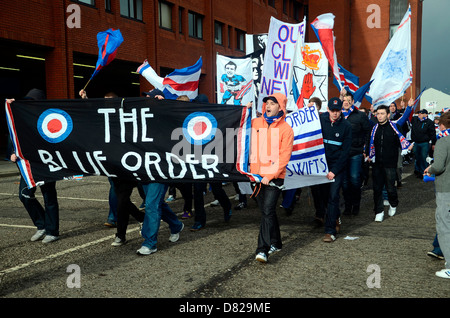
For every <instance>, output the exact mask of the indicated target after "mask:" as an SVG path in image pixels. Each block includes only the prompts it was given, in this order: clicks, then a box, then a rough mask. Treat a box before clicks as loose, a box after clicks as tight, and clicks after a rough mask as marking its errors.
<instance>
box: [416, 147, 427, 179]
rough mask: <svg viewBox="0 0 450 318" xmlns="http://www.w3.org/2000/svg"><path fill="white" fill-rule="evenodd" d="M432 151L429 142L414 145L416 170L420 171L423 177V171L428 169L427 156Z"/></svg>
mask: <svg viewBox="0 0 450 318" xmlns="http://www.w3.org/2000/svg"><path fill="white" fill-rule="evenodd" d="M429 150H430V144H429V143H428V142H421V143H417V142H416V143H414V155H415V156H416V163H415V166H414V167H415V169H416V171H419V173H420V175H423V171H424V170H425V169H426V168H427V167H428V164H427V161H426V160H427V156H428V151H429Z"/></svg>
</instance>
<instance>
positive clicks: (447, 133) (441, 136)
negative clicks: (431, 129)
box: [436, 128, 450, 139]
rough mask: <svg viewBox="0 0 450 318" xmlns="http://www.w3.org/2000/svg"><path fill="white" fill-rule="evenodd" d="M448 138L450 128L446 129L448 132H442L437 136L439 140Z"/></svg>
mask: <svg viewBox="0 0 450 318" xmlns="http://www.w3.org/2000/svg"><path fill="white" fill-rule="evenodd" d="M447 136H450V128H449V129H446V130H442V131H441V132H440V133H439V134H438V135H437V136H436V138H437V139H440V138H444V137H447Z"/></svg>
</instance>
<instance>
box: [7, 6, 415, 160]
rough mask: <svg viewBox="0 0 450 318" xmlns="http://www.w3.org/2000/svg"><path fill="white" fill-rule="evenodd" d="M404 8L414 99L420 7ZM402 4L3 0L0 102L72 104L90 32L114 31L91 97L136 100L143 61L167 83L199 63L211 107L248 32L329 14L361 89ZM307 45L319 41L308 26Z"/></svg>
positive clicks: (87, 72)
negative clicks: (224, 69)
mask: <svg viewBox="0 0 450 318" xmlns="http://www.w3.org/2000/svg"><path fill="white" fill-rule="evenodd" d="M409 3H410V4H411V10H412V21H413V24H412V54H413V73H414V83H413V85H412V88H413V94H414V95H415V94H417V93H418V92H419V90H420V82H419V81H420V46H421V45H420V42H421V16H422V7H421V6H422V3H421V0H410V1H409ZM374 5H375V6H374ZM407 6H408V1H407V0H227V1H221V0H51V1H50V0H22V1H11V0H5V1H1V2H0V12H1V14H2V17H1V19H0V97H1V98H6V97H15V98H20V97H22V96H24V94H26V92H27V91H28V90H29V89H31V88H33V87H37V88H42V89H43V90H45V91H46V94H47V97H48V98H49V99H65V98H78V91H79V90H80V89H81V88H83V87H84V85H85V84H86V83H87V81H88V80H89V78H90V76H91V74H92V72H93V70H94V66H95V63H96V61H97V54H98V47H97V41H96V34H97V33H98V32H100V31H104V30H107V29H109V28H115V29H120V30H121V33H122V35H123V37H124V42H123V43H122V45H121V46H120V48H119V50H118V53H117V56H116V59H115V60H114V61H113V62H112V63H111V64H110V65H109V66H108V67H106V68H105V69H103V70H102V71H101V72H100V73H99V74H98V75H97V76H96V77H95V78H94V79H93V80H92V82H91V83H89V86H88V87H87V89H86V90H87V92H88V95H89V96H90V97H102V96H103V94H105V93H106V92H108V91H115V92H116V93H118V94H119V95H120V96H138V95H140V94H141V93H142V92H144V91H148V90H149V89H151V88H152V87H151V85H150V84H149V83H148V82H147V81H146V80H145V79H144V78H143V77H141V76H140V75H139V74H137V73H136V69H137V67H138V66H139V65H140V64H142V62H143V61H144V60H145V59H147V60H148V61H149V64H150V65H151V66H152V67H153V68H154V69H155V71H156V72H157V73H158V74H159V75H160V76H165V75H166V74H168V73H169V72H171V71H172V70H173V69H175V68H183V67H186V66H189V65H192V64H194V63H195V62H196V61H197V60H198V58H199V57H200V56H202V58H203V67H202V76H201V79H200V92H201V93H204V94H206V95H207V96H208V97H209V99H210V101H215V94H214V91H215V56H216V53H220V54H223V55H229V56H243V55H245V41H244V38H245V34H252V33H265V32H267V31H268V27H269V21H270V17H271V16H274V17H276V18H277V19H279V20H282V21H285V22H289V23H299V22H301V21H302V20H303V17H304V16H306V19H307V20H306V21H307V25H309V23H310V22H311V21H312V20H314V18H315V17H317V16H318V15H320V14H322V13H327V12H332V13H333V14H334V15H335V16H336V18H335V27H334V32H335V36H336V38H337V39H336V51H337V57H338V61H339V63H340V64H341V65H342V66H344V67H345V68H346V69H347V70H349V71H351V72H352V73H354V74H356V75H358V76H359V77H360V83H362V84H364V83H366V82H367V81H368V80H369V79H370V77H371V75H372V72H373V70H374V68H375V66H376V64H377V62H378V60H379V58H380V57H381V54H382V52H383V50H384V49H385V47H386V45H387V44H388V42H389V38H390V30H391V29H395V26H396V25H397V24H398V23H399V22H400V20H399V19H401V18H402V17H403V14H404V13H405V11H406V9H407ZM369 20H370V21H369ZM368 21H369V22H370V23H369V22H368ZM369 24H371V26H370V27H369ZM374 25H375V26H374ZM306 41H311V42H316V41H317V39H316V37H315V35H314V32H313V31H312V30H311V28H309V27H307V34H306ZM329 87H330V92H329V94H330V96H331V95H334V94H337V93H338V91H337V89H336V88H335V87H334V85H333V84H332V83H331V77H330V85H329ZM408 98H409V96H408ZM363 106H366V107H367V106H368V105H367V104H363ZM1 120H2V121H1V124H0V133H1V136H2V137H3V136H4V137H3V138H1V140H0V152H2V150H3V149H4V147H5V140H6V124H5V120H4V115H3V114H2V118H1Z"/></svg>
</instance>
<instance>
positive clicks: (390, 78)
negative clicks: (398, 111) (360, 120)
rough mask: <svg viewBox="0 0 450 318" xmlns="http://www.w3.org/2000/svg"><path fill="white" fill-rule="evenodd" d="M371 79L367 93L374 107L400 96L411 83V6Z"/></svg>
mask: <svg viewBox="0 0 450 318" xmlns="http://www.w3.org/2000/svg"><path fill="white" fill-rule="evenodd" d="M371 79H372V80H374V81H373V83H372V85H371V88H370V90H369V95H370V97H371V98H372V104H373V107H374V108H375V109H376V108H377V107H378V106H380V105H389V104H390V103H392V102H393V101H395V100H396V99H398V98H400V97H401V96H402V95H403V93H404V92H405V90H406V89H407V88H408V87H409V86H410V85H411V83H412V62H411V7H409V8H408V11H407V12H406V13H405V15H404V17H403V19H402V22H401V23H400V25H399V26H398V28H397V31H396V32H395V33H394V36H393V37H392V39H391V40H390V41H389V44H388V46H387V47H386V49H385V50H384V52H383V55H382V56H381V58H380V60H379V61H378V64H377V66H376V68H375V71H374V72H373V75H372V78H371Z"/></svg>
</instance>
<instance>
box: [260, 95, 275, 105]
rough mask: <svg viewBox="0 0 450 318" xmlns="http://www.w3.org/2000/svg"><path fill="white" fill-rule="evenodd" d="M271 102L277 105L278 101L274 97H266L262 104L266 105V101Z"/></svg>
mask: <svg viewBox="0 0 450 318" xmlns="http://www.w3.org/2000/svg"><path fill="white" fill-rule="evenodd" d="M269 99H270V100H271V101H272V102H274V103H277V104H279V102H278V100H277V99H276V98H275V96H266V97H264V98H263V102H264V103H266V102H267V101H268V100H269Z"/></svg>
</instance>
